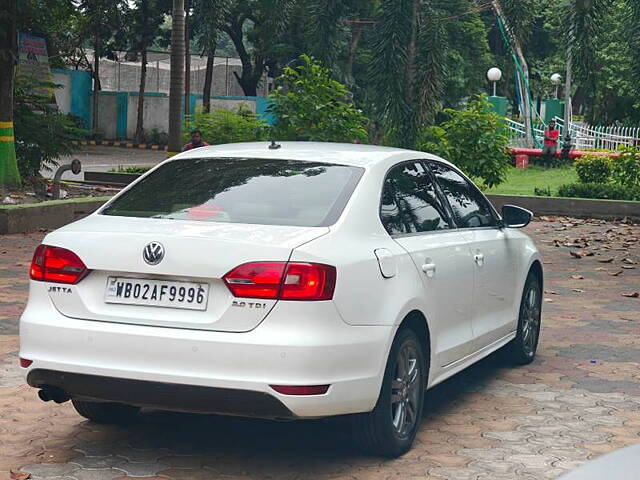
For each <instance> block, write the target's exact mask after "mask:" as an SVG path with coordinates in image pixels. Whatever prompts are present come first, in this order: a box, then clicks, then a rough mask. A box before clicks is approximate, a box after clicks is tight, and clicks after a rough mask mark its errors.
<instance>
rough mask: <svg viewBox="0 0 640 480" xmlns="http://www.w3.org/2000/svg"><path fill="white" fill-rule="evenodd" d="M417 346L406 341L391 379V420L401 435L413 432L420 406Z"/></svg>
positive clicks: (399, 353) (419, 373) (404, 435)
mask: <svg viewBox="0 0 640 480" xmlns="http://www.w3.org/2000/svg"><path fill="white" fill-rule="evenodd" d="M417 348H418V347H417V346H416V345H414V344H413V343H411V342H406V343H405V344H404V345H403V346H402V348H400V350H399V352H398V357H397V360H396V366H395V372H394V376H393V380H392V381H391V420H392V423H393V428H394V429H395V431H396V433H397V434H398V435H399V436H400V437H406V436H408V435H410V434H411V432H412V431H413V429H414V427H415V425H416V423H417V422H418V412H419V406H420V394H421V392H420V390H421V388H422V387H421V385H420V383H421V382H420V375H421V372H420V361H419V356H418V352H417Z"/></svg>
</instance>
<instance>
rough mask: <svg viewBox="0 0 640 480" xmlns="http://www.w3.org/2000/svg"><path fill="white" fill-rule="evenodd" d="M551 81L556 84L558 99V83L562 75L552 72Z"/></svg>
mask: <svg viewBox="0 0 640 480" xmlns="http://www.w3.org/2000/svg"><path fill="white" fill-rule="evenodd" d="M551 83H553V84H554V85H555V86H556V100H557V99H558V94H559V93H560V84H561V83H562V75H560V74H559V73H554V74H553V75H551Z"/></svg>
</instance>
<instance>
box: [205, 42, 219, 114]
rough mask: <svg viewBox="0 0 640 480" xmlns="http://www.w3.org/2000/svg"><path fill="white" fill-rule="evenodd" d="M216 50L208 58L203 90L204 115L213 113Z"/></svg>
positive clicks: (210, 51)
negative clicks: (212, 98)
mask: <svg viewBox="0 0 640 480" xmlns="http://www.w3.org/2000/svg"><path fill="white" fill-rule="evenodd" d="M215 54H216V49H215V47H213V49H211V50H209V56H208V57H207V69H206V71H205V75H204V88H203V89H202V110H203V111H204V113H209V112H210V111H211V83H213V61H214V60H215Z"/></svg>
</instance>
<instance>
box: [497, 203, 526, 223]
mask: <svg viewBox="0 0 640 480" xmlns="http://www.w3.org/2000/svg"><path fill="white" fill-rule="evenodd" d="M532 218H533V212H531V211H530V210H527V209H526V208H522V207H516V206H515V205H505V206H504V207H502V223H503V225H504V226H505V227H507V228H522V227H526V226H527V225H529V222H530V221H531V219H532Z"/></svg>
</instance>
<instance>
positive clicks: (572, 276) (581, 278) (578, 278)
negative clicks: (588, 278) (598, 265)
mask: <svg viewBox="0 0 640 480" xmlns="http://www.w3.org/2000/svg"><path fill="white" fill-rule="evenodd" d="M571 278H572V279H574V280H584V277H583V276H582V275H571Z"/></svg>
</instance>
